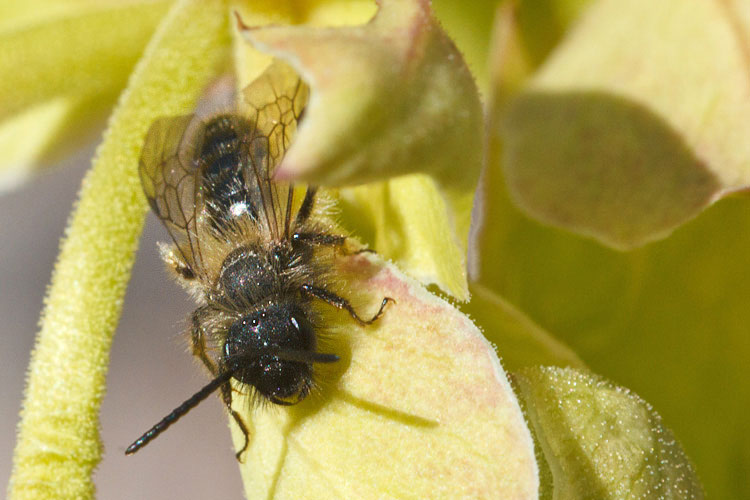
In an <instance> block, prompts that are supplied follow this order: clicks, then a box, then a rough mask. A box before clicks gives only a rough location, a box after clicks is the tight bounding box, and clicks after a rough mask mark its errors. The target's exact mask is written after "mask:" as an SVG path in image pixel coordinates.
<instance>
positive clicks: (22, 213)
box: [0, 147, 243, 499]
mask: <svg viewBox="0 0 750 500" xmlns="http://www.w3.org/2000/svg"><path fill="white" fill-rule="evenodd" d="M92 154H93V147H92V148H91V149H89V150H86V151H82V152H81V153H80V154H78V155H76V156H74V157H72V158H70V159H69V160H68V161H66V162H65V164H63V165H59V166H58V167H56V168H55V169H54V170H52V171H49V172H47V173H45V174H43V175H41V176H40V178H38V179H35V180H34V181H33V182H30V183H27V184H26V185H24V186H23V187H21V188H19V189H16V190H14V191H12V192H10V193H4V194H2V195H1V196H0V318H2V327H0V328H1V329H2V330H1V333H0V338H2V348H0V381H2V383H0V484H2V485H3V486H2V487H3V488H5V487H6V485H7V484H8V480H9V478H10V472H11V468H12V457H13V449H14V448H15V435H16V426H17V425H18V413H19V411H20V408H21V399H22V395H23V389H24V384H25V377H26V369H27V365H28V361H29V356H30V353H31V349H32V347H33V344H34V336H35V335H36V333H37V330H38V327H37V323H38V321H39V315H40V312H41V309H42V301H43V298H44V295H45V290H46V287H47V285H48V283H49V280H50V276H51V272H52V268H53V266H54V263H55V259H56V257H57V250H58V245H59V242H60V238H61V236H62V235H63V231H64V229H65V226H66V222H67V219H68V216H69V213H70V211H71V209H72V206H73V202H74V200H75V199H76V195H77V192H78V189H79V186H80V183H81V179H82V178H83V176H84V174H85V172H86V170H87V169H88V167H89V165H90V157H91V155H92ZM168 238H169V237H168V235H167V233H166V230H164V229H163V228H162V227H161V225H160V224H159V222H158V221H157V220H156V218H155V217H154V216H153V215H151V214H149V216H148V218H147V221H146V227H145V230H144V233H143V237H142V240H141V245H140V248H139V250H138V254H137V256H136V262H135V267H134V269H133V276H132V279H131V282H130V286H129V288H128V292H127V295H126V297H125V306H124V308H123V313H122V320H121V322H120V326H119V328H118V330H117V333H116V334H115V338H114V343H113V345H112V352H111V356H112V362H111V364H110V368H109V375H108V380H107V394H106V396H105V398H104V402H103V406H102V413H101V435H102V440H103V442H104V448H105V453H104V459H103V460H102V463H101V464H100V466H99V468H98V470H97V472H96V473H95V475H94V480H95V482H96V487H97V493H98V495H97V497H98V498H106V499H121V498H123V499H124V498H184V499H190V498H196V499H198V498H200V499H203V498H242V496H243V493H242V484H241V480H240V475H239V474H238V470H237V464H236V461H235V458H234V451H233V450H232V445H231V440H230V436H229V428H228V425H227V419H226V417H225V414H224V411H223V409H222V405H221V402H220V401H219V398H218V397H210V398H209V399H208V400H207V401H205V402H204V403H203V404H201V405H199V406H198V407H197V408H196V409H194V410H193V411H191V412H190V413H189V414H188V415H187V416H186V417H184V418H183V419H182V420H180V421H179V422H178V423H176V424H175V425H174V426H173V427H171V428H170V429H169V431H168V432H166V433H165V434H163V435H162V436H160V437H159V439H157V440H155V441H154V442H152V443H150V444H149V445H148V446H147V447H145V448H144V449H142V450H141V451H139V452H138V453H137V454H135V455H133V456H129V457H126V456H125V454H124V451H125V448H126V447H127V446H128V445H129V444H130V443H131V442H133V441H134V440H135V439H137V438H138V437H139V436H140V435H141V434H142V433H143V432H144V431H146V430H148V429H149V428H150V427H151V426H152V425H153V424H155V423H156V422H158V421H159V420H160V419H161V418H162V417H164V416H165V415H166V414H167V413H169V412H170V411H171V410H172V409H173V408H174V407H176V406H177V405H179V404H180V403H182V402H183V401H184V400H185V399H187V398H188V397H190V396H191V395H192V394H193V393H194V392H195V391H197V390H198V389H199V388H200V387H202V386H203V385H204V384H205V383H206V382H207V377H206V376H205V374H204V373H203V372H202V369H201V368H200V367H199V366H198V365H197V364H196V363H194V362H193V359H192V356H191V355H190V354H189V353H188V352H186V347H187V344H186V342H185V337H184V336H183V326H184V324H185V323H184V321H185V318H186V317H187V316H188V314H189V313H190V312H191V311H192V310H193V304H192V302H191V301H190V299H189V298H188V297H187V295H186V294H185V293H184V292H183V291H182V290H181V289H180V288H179V287H178V286H177V285H176V284H175V283H173V282H172V281H171V280H170V278H169V277H168V275H167V274H166V272H165V270H164V267H163V265H162V262H161V260H160V259H159V255H158V252H157V248H156V242H157V241H166V240H167V239H168Z"/></svg>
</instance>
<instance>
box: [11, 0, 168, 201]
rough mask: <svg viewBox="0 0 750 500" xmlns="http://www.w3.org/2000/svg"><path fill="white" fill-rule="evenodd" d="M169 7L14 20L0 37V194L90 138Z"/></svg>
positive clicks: (108, 7) (81, 9)
mask: <svg viewBox="0 0 750 500" xmlns="http://www.w3.org/2000/svg"><path fill="white" fill-rule="evenodd" d="M31 3H32V4H33V2H31ZM170 3H171V2H167V1H160V2H138V3H134V4H133V3H131V4H125V5H112V4H104V5H99V6H93V5H88V6H86V5H80V6H78V8H68V9H62V11H61V12H57V13H56V14H55V15H50V14H49V13H47V11H46V10H42V11H41V13H40V15H39V16H37V17H31V16H24V15H21V14H20V13H16V14H17V15H16V16H15V19H16V21H17V23H16V24H15V25H6V26H5V29H1V30H0V74H1V75H3V77H2V79H0V151H2V152H3V154H2V157H1V158H0V189H2V188H5V187H10V186H12V185H13V184H15V183H18V182H19V181H21V180H23V179H24V178H26V177H28V175H29V174H30V173H31V172H33V171H34V170H35V169H36V168H38V167H39V166H40V165H45V164H52V163H54V162H56V161H57V160H59V159H60V158H61V157H62V156H64V155H66V154H68V153H70V152H71V151H73V150H74V149H75V148H77V147H80V146H81V145H82V144H83V143H84V142H85V141H87V140H90V139H92V138H93V135H94V132H95V131H97V130H98V129H99V128H100V127H101V126H102V124H103V123H104V119H105V117H106V116H107V114H108V113H109V111H110V109H111V107H112V105H113V104H114V102H115V100H116V98H117V96H118V95H119V93H120V92H121V91H122V89H123V88H124V87H125V84H126V82H127V79H128V76H129V75H130V73H131V71H132V69H133V66H134V65H135V63H136V61H137V60H138V58H139V57H140V56H141V53H142V52H143V48H144V47H145V46H146V43H147V42H148V40H149V39H150V38H151V36H152V34H153V31H154V29H155V28H156V26H157V24H158V22H159V20H160V19H161V18H162V17H163V15H164V13H165V12H166V10H167V8H168V7H169V5H170ZM69 7H70V6H69ZM50 10H52V11H53V12H54V11H55V9H50ZM9 15H10V14H9ZM13 17H14V16H11V18H13Z"/></svg>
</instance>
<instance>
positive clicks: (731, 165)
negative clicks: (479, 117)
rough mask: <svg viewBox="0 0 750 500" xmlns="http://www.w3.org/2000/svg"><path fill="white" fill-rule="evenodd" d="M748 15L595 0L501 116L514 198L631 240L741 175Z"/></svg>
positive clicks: (560, 221)
mask: <svg viewBox="0 0 750 500" xmlns="http://www.w3.org/2000/svg"><path fill="white" fill-rule="evenodd" d="M747 17H748V6H747V3H746V2H718V1H702V0H687V1H684V0H668V1H663V2H658V4H654V3H653V2H649V1H647V0H637V1H630V2H626V3H623V2H619V1H616V0H601V1H598V2H596V3H595V4H594V5H593V6H592V8H591V9H590V10H589V11H587V13H586V15H584V16H583V17H582V18H581V19H580V22H578V23H577V24H576V27H575V29H574V30H572V32H571V33H570V34H569V35H568V36H567V37H566V39H565V41H564V42H563V43H562V44H561V45H560V46H559V47H558V48H557V49H556V50H555V52H554V54H553V55H552V56H551V57H550V58H549V59H548V60H547V61H545V63H544V65H543V66H542V67H541V69H540V71H539V72H538V73H537V74H536V75H535V76H534V78H533V79H532V81H531V83H530V85H529V86H528V87H527V88H526V89H525V90H524V92H523V93H522V94H521V95H520V96H518V98H516V99H515V100H514V102H513V103H512V104H511V105H510V106H509V109H508V110H507V114H506V115H505V117H504V122H503V125H502V136H503V140H504V148H505V149H504V155H503V167H504V169H505V173H506V176H507V181H508V186H509V189H510V190H511V192H512V193H513V196H514V199H515V201H516V202H517V203H518V204H519V205H520V206H521V207H523V209H524V210H526V211H528V212H529V213H530V214H532V215H533V216H534V217H537V218H539V219H540V220H542V221H544V222H545V223H547V224H553V225H556V226H560V227H564V228H567V229H569V230H572V231H575V232H578V233H581V234H584V235H587V236H591V237H594V238H596V239H598V240H599V241H601V242H603V243H605V244H607V245H609V246H612V247H614V248H618V249H627V248H633V247H636V246H640V245H643V244H644V243H647V242H649V241H653V240H655V239H659V238H663V237H665V236H666V235H668V234H669V233H670V232H672V231H673V230H674V229H675V228H676V227H677V226H679V225H680V224H683V223H685V222H686V221H687V220H689V219H691V218H693V217H695V216H696V215H697V214H698V213H699V212H700V211H702V210H704V209H705V208H706V207H707V206H708V205H710V204H711V203H713V202H715V201H716V200H717V199H718V198H720V197H722V196H725V195H726V194H728V193H731V192H733V191H736V190H740V189H744V188H746V187H747V186H748V185H750V166H748V165H750V143H749V142H748V141H747V136H748V134H750V80H748V77H747V75H748V54H747V40H748V33H750V29H748V25H747V22H746V21H745V20H746V19H747Z"/></svg>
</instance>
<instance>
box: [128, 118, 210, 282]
mask: <svg viewBox="0 0 750 500" xmlns="http://www.w3.org/2000/svg"><path fill="white" fill-rule="evenodd" d="M195 122H196V120H195V117H194V116H193V115H188V116H177V117H169V118H159V119H157V120H156V121H155V122H154V123H153V124H152V125H151V128H150V129H149V131H148V134H147V135H146V141H145V143H144V145H143V151H142V153H141V160H140V166H139V173H140V176H141V183H142V184H143V191H144V193H145V194H146V198H148V202H149V204H150V205H151V208H152V209H153V211H154V213H155V214H156V215H157V216H158V217H159V219H161V221H162V222H163V223H164V225H165V226H166V228H167V230H168V231H169V234H170V235H171V236H172V239H173V240H174V242H175V244H176V245H177V249H178V250H179V252H180V253H181V254H182V257H183V259H184V261H185V263H186V264H187V265H188V266H189V267H190V270H191V271H192V272H193V274H194V275H195V276H199V277H202V276H204V275H205V269H204V266H203V258H202V253H201V248H200V241H199V238H198V227H197V225H198V216H199V214H200V212H201V210H202V205H203V201H202V199H201V195H200V190H199V189H198V187H199V186H200V180H199V178H198V176H199V175H200V173H199V172H198V168H197V165H196V162H195V160H194V147H193V146H192V144H191V143H190V142H191V141H190V139H189V137H190V133H189V130H190V129H191V125H192V124H194V123H195Z"/></svg>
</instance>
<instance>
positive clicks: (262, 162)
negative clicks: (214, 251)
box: [242, 61, 309, 238]
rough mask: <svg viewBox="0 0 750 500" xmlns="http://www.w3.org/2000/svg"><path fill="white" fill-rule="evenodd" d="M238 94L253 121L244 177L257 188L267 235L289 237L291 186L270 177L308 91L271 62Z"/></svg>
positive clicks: (281, 65)
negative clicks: (248, 160) (253, 127)
mask: <svg viewBox="0 0 750 500" xmlns="http://www.w3.org/2000/svg"><path fill="white" fill-rule="evenodd" d="M242 94H243V97H244V103H243V107H242V114H243V115H245V116H246V117H247V118H248V120H250V121H251V122H252V123H254V124H255V133H254V134H253V137H251V138H250V144H249V153H250V158H251V159H252V161H250V162H248V167H249V169H250V170H251V171H248V172H247V173H246V177H248V178H249V177H254V178H255V180H256V182H257V184H256V186H258V187H259V188H260V195H261V203H262V205H263V212H264V213H265V215H266V224H267V225H268V228H269V231H270V232H271V235H272V236H273V237H275V238H284V237H289V230H290V227H289V224H290V217H291V209H292V196H293V189H292V187H291V186H289V185H288V184H282V183H277V182H274V181H272V180H271V179H272V177H273V172H274V170H275V169H276V167H277V166H278V165H279V163H281V160H282V159H283V157H284V154H285V153H286V151H287V149H288V148H289V146H290V145H291V142H292V138H293V137H294V134H295V132H296V130H297V123H298V122H299V120H300V117H301V116H302V112H303V110H304V107H305V105H306V104H307V99H308V95H309V91H308V88H307V86H306V85H305V84H304V83H303V82H302V80H300V78H299V76H298V75H297V73H295V72H294V70H293V69H292V68H291V67H290V66H288V65H287V64H285V63H282V62H280V61H274V62H273V63H272V64H271V65H270V66H269V67H268V68H267V69H266V71H265V72H263V74H262V75H261V76H260V77H258V78H257V79H256V80H255V81H254V82H253V83H251V84H250V85H249V86H248V87H246V88H245V90H244V91H243V92H242ZM256 189H257V188H256Z"/></svg>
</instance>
